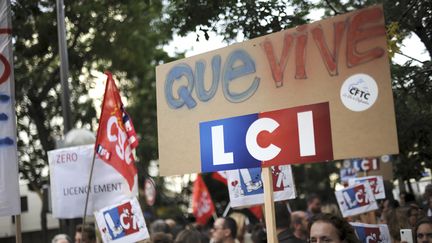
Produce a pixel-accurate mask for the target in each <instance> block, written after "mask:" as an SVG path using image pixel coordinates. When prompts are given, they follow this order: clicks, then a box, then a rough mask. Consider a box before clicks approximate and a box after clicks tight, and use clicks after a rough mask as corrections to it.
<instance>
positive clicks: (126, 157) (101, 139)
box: [95, 72, 138, 190]
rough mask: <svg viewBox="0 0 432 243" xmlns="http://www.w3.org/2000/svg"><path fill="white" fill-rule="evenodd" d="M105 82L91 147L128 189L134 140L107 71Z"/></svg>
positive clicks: (127, 116)
mask: <svg viewBox="0 0 432 243" xmlns="http://www.w3.org/2000/svg"><path fill="white" fill-rule="evenodd" d="M105 74H106V75H107V76H108V78H107V83H106V87H105V95H104V99H103V103H102V113H101V116H100V119H99V128H98V133H97V138H96V144H95V149H96V153H97V154H98V155H99V157H100V158H101V159H102V160H103V161H105V162H106V163H108V164H110V165H111V166H112V167H114V169H116V170H117V171H118V172H119V173H120V174H121V175H122V176H123V177H124V178H125V179H126V181H127V182H128V184H129V188H130V189H131V190H132V187H133V185H134V177H135V175H136V173H137V170H136V168H135V164H134V161H135V158H134V156H133V149H135V148H136V147H137V146H138V139H137V136H136V133H135V129H134V127H133V124H132V121H131V119H130V117H129V115H128V114H127V113H126V111H125V110H124V107H123V103H122V101H121V98H120V93H119V90H118V89H117V86H116V85H115V81H114V79H113V78H112V74H111V73H110V72H106V73H105Z"/></svg>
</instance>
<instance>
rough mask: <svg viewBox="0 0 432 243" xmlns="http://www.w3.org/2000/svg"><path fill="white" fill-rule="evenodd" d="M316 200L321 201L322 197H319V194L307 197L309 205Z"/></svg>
mask: <svg viewBox="0 0 432 243" xmlns="http://www.w3.org/2000/svg"><path fill="white" fill-rule="evenodd" d="M315 199H320V197H319V196H318V194H316V193H312V194H310V195H309V196H308V197H307V200H306V202H307V204H310V203H311V202H313V200H315Z"/></svg>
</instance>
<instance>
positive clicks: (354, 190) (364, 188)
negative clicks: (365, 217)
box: [335, 183, 378, 217]
mask: <svg viewBox="0 0 432 243" xmlns="http://www.w3.org/2000/svg"><path fill="white" fill-rule="evenodd" d="M335 195H336V200H337V202H338V204H339V208H340V210H341V212H342V215H343V217H348V216H353V215H357V214H361V213H366V212H369V211H373V210H376V209H378V205H377V203H376V201H375V197H374V194H373V192H372V190H371V188H370V186H369V183H362V184H356V185H353V186H350V187H347V188H344V189H342V190H340V191H336V192H335Z"/></svg>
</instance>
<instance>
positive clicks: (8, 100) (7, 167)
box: [0, 1, 21, 216]
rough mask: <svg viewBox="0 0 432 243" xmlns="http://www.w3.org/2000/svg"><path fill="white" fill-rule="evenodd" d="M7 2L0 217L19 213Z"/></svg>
mask: <svg viewBox="0 0 432 243" xmlns="http://www.w3.org/2000/svg"><path fill="white" fill-rule="evenodd" d="M10 13H11V6H10V1H0V30H1V31H0V121H1V122H0V216H11V215H17V214H20V213H21V201H20V191H19V184H18V178H19V176H18V156H17V143H16V134H17V128H16V119H15V116H16V115H15V97H14V94H15V90H14V86H15V80H14V77H13V66H12V65H13V53H12V25H11V18H10Z"/></svg>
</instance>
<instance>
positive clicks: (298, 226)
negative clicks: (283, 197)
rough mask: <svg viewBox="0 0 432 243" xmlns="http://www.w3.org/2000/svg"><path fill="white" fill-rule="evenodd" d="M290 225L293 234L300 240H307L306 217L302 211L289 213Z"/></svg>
mask: <svg viewBox="0 0 432 243" xmlns="http://www.w3.org/2000/svg"><path fill="white" fill-rule="evenodd" d="M291 226H292V229H293V233H294V236H295V237H296V238H298V239H300V240H304V241H306V240H307V237H308V219H307V214H306V212H304V211H294V212H292V213H291Z"/></svg>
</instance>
